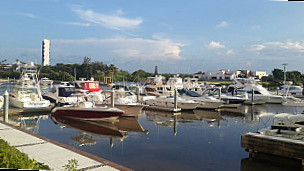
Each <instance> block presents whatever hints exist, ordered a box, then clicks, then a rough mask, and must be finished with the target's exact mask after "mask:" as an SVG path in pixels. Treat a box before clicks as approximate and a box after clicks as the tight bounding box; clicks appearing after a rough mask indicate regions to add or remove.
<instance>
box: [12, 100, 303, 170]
mask: <svg viewBox="0 0 304 171" xmlns="http://www.w3.org/2000/svg"><path fill="white" fill-rule="evenodd" d="M302 110H303V108H295V107H285V106H282V105H256V106H251V105H241V106H239V107H237V108H232V109H228V110H221V111H208V110H207V111H206V110H194V111H193V112H182V113H180V114H178V115H173V114H172V113H166V112H156V111H143V112H142V114H141V115H139V116H138V117H122V118H120V119H119V122H115V123H113V124H111V123H104V122H95V121H79V120H71V119H68V118H59V117H50V116H49V117H48V115H42V116H28V115H27V116H22V117H21V118H16V121H18V125H19V126H21V127H23V128H26V129H30V130H32V131H34V132H37V133H38V134H40V135H42V136H45V137H48V138H50V139H54V140H56V141H59V142H61V143H64V144H67V145H70V146H74V147H75V148H77V149H80V150H83V151H86V152H88V153H91V154H94V155H97V156H99V157H102V158H106V159H109V160H111V161H114V162H117V163H119V164H122V165H125V166H127V167H130V168H133V169H135V170H240V168H241V170H275V169H276V168H278V170H279V169H281V170H282V168H289V169H290V170H291V169H292V170H295V169H297V168H296V167H294V166H282V167H281V166H280V167H277V166H278V165H277V164H276V163H271V162H268V161H265V160H260V159H257V158H254V159H249V158H247V156H248V153H247V152H245V150H244V149H243V148H241V145H240V142H241V140H240V139H241V138H240V134H242V133H246V132H249V131H257V129H258V128H261V127H262V126H269V125H268V124H264V123H261V122H260V121H259V119H258V116H259V115H260V114H262V113H266V112H272V113H282V112H287V113H301V112H302ZM10 118H11V119H12V117H10ZM270 124H271V123H270ZM147 130H149V132H148V131H147ZM180 154H183V155H180ZM219 163H220V164H219ZM147 166H149V167H147ZM283 170H284V169H283Z"/></svg>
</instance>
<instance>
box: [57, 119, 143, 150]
mask: <svg viewBox="0 0 304 171" xmlns="http://www.w3.org/2000/svg"><path fill="white" fill-rule="evenodd" d="M52 120H53V122H54V123H55V124H60V125H61V126H64V127H68V128H72V129H76V130H78V133H77V135H76V136H73V137H71V140H73V141H75V142H77V143H78V145H79V146H83V145H88V146H92V145H95V144H96V143H97V140H95V139H94V137H95V136H98V137H102V138H109V139H110V146H111V147H113V146H114V140H118V141H123V140H124V139H125V138H127V137H128V132H127V131H134V132H142V133H148V131H147V130H146V129H144V128H143V127H142V126H141V125H140V124H139V122H138V118H137V117H121V118H119V120H118V121H117V122H115V123H109V122H102V121H92V120H77V119H72V118H67V117H62V116H56V115H52ZM95 138H96V137H95Z"/></svg>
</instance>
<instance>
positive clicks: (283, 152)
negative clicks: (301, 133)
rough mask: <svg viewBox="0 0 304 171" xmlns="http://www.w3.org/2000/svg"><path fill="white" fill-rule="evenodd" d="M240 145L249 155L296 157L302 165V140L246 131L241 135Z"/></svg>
mask: <svg viewBox="0 0 304 171" xmlns="http://www.w3.org/2000/svg"><path fill="white" fill-rule="evenodd" d="M241 139H242V140H241V142H242V147H243V148H245V149H246V151H248V152H249V156H254V155H255V154H256V153H265V154H271V155H276V156H280V157H286V158H290V159H297V160H299V161H301V163H302V166H304V141H303V140H297V139H291V138H286V137H279V136H270V135H264V134H260V133H251V132H250V133H246V134H242V135H241Z"/></svg>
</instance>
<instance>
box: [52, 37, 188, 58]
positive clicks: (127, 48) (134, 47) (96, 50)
mask: <svg viewBox="0 0 304 171" xmlns="http://www.w3.org/2000/svg"><path fill="white" fill-rule="evenodd" d="M182 46H184V44H182V43H178V42H173V41H172V40H170V39H161V38H158V39H142V38H124V37H117V38H110V39H96V38H88V39H81V40H65V39H56V40H52V51H53V52H52V54H53V55H54V56H56V57H57V58H58V59H57V60H60V59H62V58H65V59H66V60H69V61H70V62H75V57H84V56H89V57H91V58H92V59H95V60H98V61H100V60H101V59H98V58H101V57H102V59H104V58H107V59H108V60H112V59H114V58H115V59H116V60H129V59H142V60H146V61H155V60H160V61H166V60H172V59H174V60H181V59H184V58H182V57H181V56H180V52H181V49H180V48H181V47H182ZM59 58H60V59H59ZM66 62H68V61H66Z"/></svg>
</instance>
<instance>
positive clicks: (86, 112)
mask: <svg viewBox="0 0 304 171" xmlns="http://www.w3.org/2000/svg"><path fill="white" fill-rule="evenodd" d="M123 113H124V111H123V110H120V109H118V108H109V107H107V106H105V107H96V106H95V105H94V104H93V103H92V102H80V103H78V104H75V105H66V106H61V107H55V108H54V109H53V110H52V114H53V115H60V116H64V117H71V118H74V119H83V120H103V121H109V122H114V121H115V120H117V119H118V117H119V116H121V115H122V114H123Z"/></svg>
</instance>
